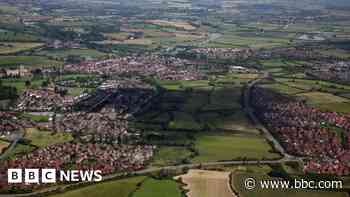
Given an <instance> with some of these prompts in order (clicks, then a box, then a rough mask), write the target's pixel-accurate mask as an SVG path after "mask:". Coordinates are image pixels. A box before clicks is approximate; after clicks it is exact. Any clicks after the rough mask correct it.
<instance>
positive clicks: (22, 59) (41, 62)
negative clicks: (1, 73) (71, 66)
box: [0, 56, 63, 67]
mask: <svg viewBox="0 0 350 197" xmlns="http://www.w3.org/2000/svg"><path fill="white" fill-rule="evenodd" d="M62 64H63V62H60V61H56V60H51V59H48V58H46V57H42V56H1V62H0V66H1V67H16V66H19V65H23V66H28V67H50V66H60V65H62Z"/></svg>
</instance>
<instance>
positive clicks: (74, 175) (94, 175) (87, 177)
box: [7, 169, 102, 184]
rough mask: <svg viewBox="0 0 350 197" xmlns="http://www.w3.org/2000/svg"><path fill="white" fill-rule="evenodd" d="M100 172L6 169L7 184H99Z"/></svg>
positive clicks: (100, 179)
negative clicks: (58, 182)
mask: <svg viewBox="0 0 350 197" xmlns="http://www.w3.org/2000/svg"><path fill="white" fill-rule="evenodd" d="M101 174H102V171H101V170H67V171H63V170H59V171H57V170H56V169H8V170H7V182H8V183H26V184H31V183H36V184H41V183H44V184H46V183H56V182H57V181H60V182H81V181H82V182H99V181H102V175H101Z"/></svg>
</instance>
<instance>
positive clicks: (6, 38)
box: [0, 29, 40, 42]
mask: <svg viewBox="0 0 350 197" xmlns="http://www.w3.org/2000/svg"><path fill="white" fill-rule="evenodd" d="M0 41H1V42H21V41H22V42H38V41H40V38H39V37H37V36H35V35H31V34H25V33H19V32H13V31H6V30H3V31H1V29H0Z"/></svg>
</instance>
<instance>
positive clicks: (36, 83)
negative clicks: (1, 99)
mask: <svg viewBox="0 0 350 197" xmlns="http://www.w3.org/2000/svg"><path fill="white" fill-rule="evenodd" d="M26 81H30V83H31V85H30V87H29V88H39V87H41V85H42V83H43V82H44V81H45V79H40V78H39V79H32V78H20V79H11V78H10V79H3V80H2V85H4V86H11V87H16V88H17V90H18V92H19V93H21V92H23V91H25V89H27V87H26Z"/></svg>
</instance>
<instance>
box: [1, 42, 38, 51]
mask: <svg viewBox="0 0 350 197" xmlns="http://www.w3.org/2000/svg"><path fill="white" fill-rule="evenodd" d="M40 46H43V43H37V42H32V43H31V42H0V54H9V53H16V52H20V51H26V50H30V49H33V48H37V47H40Z"/></svg>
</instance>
